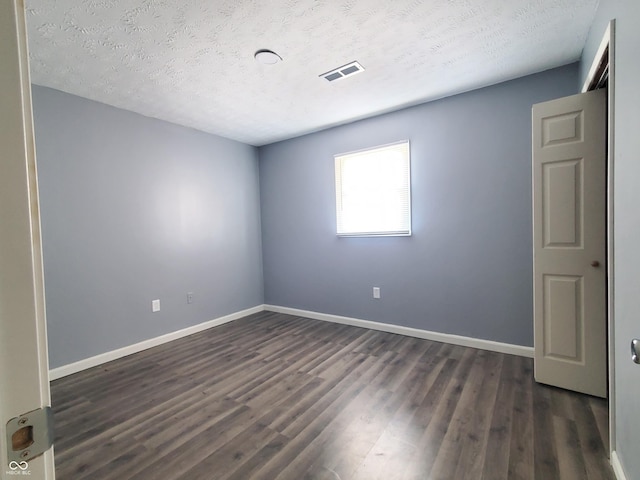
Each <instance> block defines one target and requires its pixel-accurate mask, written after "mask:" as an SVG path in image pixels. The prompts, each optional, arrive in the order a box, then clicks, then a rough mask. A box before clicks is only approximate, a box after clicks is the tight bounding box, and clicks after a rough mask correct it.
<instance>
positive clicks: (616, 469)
mask: <svg viewBox="0 0 640 480" xmlns="http://www.w3.org/2000/svg"><path fill="white" fill-rule="evenodd" d="M611 467H612V468H613V473H615V474H616V478H617V479H618V480H627V477H626V475H625V474H624V470H623V469H622V464H621V463H620V457H618V454H617V452H616V451H615V450H614V451H613V452H611Z"/></svg>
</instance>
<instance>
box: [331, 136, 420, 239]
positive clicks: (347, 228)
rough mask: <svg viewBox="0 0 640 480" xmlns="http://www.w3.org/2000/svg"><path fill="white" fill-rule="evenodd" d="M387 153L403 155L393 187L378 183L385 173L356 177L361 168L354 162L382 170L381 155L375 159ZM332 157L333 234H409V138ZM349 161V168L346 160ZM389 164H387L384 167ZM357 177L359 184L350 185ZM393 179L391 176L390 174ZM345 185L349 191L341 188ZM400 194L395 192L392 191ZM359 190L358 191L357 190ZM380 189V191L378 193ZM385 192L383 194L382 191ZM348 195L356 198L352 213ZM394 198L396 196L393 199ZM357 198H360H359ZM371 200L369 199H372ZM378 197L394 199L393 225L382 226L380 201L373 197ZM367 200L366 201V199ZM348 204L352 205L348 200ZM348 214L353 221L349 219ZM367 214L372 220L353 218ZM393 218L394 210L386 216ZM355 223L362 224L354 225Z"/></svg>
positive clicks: (342, 235) (386, 235) (360, 235)
mask: <svg viewBox="0 0 640 480" xmlns="http://www.w3.org/2000/svg"><path fill="white" fill-rule="evenodd" d="M385 152H386V153H390V154H393V155H398V154H400V155H402V157H401V160H402V161H403V165H402V170H403V171H402V172H400V174H399V176H397V177H395V178H396V182H397V183H396V186H395V187H393V186H389V185H383V186H382V187H381V186H380V181H381V179H383V178H385V177H384V176H377V177H376V176H370V177H367V176H362V177H355V176H354V172H355V171H357V169H358V168H362V163H361V164H360V167H358V163H357V162H367V161H371V162H372V163H373V162H376V163H375V164H377V166H378V167H379V168H382V169H384V168H385V165H384V160H381V159H380V158H378V159H376V156H379V155H380V154H384V153H385ZM334 160H335V188H336V234H337V235H338V236H339V237H389V236H395V237H397V236H403V237H406V236H411V148H410V144H409V140H403V141H399V142H394V143H389V144H385V145H379V146H376V147H371V148H366V149H362V150H356V151H353V152H348V153H340V154H337V155H334ZM349 162H350V163H351V168H349V165H348V163H349ZM388 166H389V165H388V164H387V167H388ZM356 178H362V182H364V183H363V184H362V185H357V186H356V187H353V185H354V184H353V182H354V181H356V180H355V179H356ZM390 178H393V175H392V176H391V177H390ZM347 185H351V188H350V189H349V191H347V192H345V191H344V190H345V189H347V188H349V187H348V186H347ZM372 190H375V192H376V193H375V196H372ZM394 190H395V191H396V192H398V191H399V193H398V194H394V193H393V191H394ZM358 191H360V193H358ZM378 192H379V193H378ZM385 192H386V193H385ZM348 197H351V201H352V202H353V199H354V198H355V199H356V200H355V201H356V204H357V203H359V204H360V205H359V206H358V207H353V209H352V211H351V213H350V212H349V210H350V209H349V208H348V204H349V203H351V202H349V201H348V200H345V199H346V198H348ZM394 197H395V198H394ZM358 198H360V199H359V200H358ZM372 198H373V200H372V201H371V199H372ZM381 198H388V199H394V200H396V201H397V207H396V208H397V209H399V210H400V212H399V213H400V214H401V218H400V219H399V220H398V221H397V222H393V223H394V225H387V226H386V227H383V225H382V224H383V223H384V213H383V211H382V210H381V207H385V205H384V204H383V205H381V204H380V202H377V203H376V200H379V199H381ZM367 199H369V200H367ZM345 204H346V205H345ZM367 204H370V205H371V208H367V207H366V206H364V207H363V205H367ZM351 205H354V204H353V203H351ZM350 215H351V217H352V220H351V221H350V220H349V216H350ZM363 215H364V216H365V217H369V218H370V219H371V222H369V223H367V222H366V221H364V220H363V221H362V222H357V221H356V220H353V218H354V216H357V217H359V218H362V216H363ZM378 215H383V218H382V219H380V218H375V217H377V216H378ZM392 217H393V213H389V215H387V218H388V219H391V218H392ZM378 220H379V224H378V225H377V226H376V225H373V223H375V222H377V221H378ZM357 223H361V224H360V225H357Z"/></svg>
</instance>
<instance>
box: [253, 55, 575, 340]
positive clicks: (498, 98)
mask: <svg viewBox="0 0 640 480" xmlns="http://www.w3.org/2000/svg"><path fill="white" fill-rule="evenodd" d="M577 83H578V65H577V64H573V65H570V66H566V67H562V68H559V69H555V70H551V71H547V72H543V73H540V74H537V75H532V76H529V77H525V78H521V79H518V80H513V81H510V82H506V83H503V84H500V85H496V86H493V87H488V88H484V89H481V90H476V91H473V92H469V93H465V94H462V95H457V96H454V97H450V98H447V99H444V100H440V101H436V102H431V103H428V104H424V105H420V106H417V107H413V108H409V109H405V110H402V111H398V112H395V113H390V114H387V115H383V116H379V117H375V118H371V119H367V120H363V121H359V122H356V123H352V124H349V125H346V126H342V127H337V128H333V129H330V130H326V131H323V132H319V133H315V134H311V135H307V136H304V137H300V138H297V139H293V140H289V141H285V142H280V143H276V144H273V145H269V146H265V147H261V148H260V188H261V205H262V226H263V228H262V235H263V238H262V243H263V259H264V267H263V268H264V279H265V301H266V303H268V304H274V305H280V306H286V307H294V308H301V309H306V310H312V311H317V312H322V313H330V314H337V315H344V316H350V317H356V318H362V319H368V320H374V321H379V322H385V323H391V324H396V325H403V326H408V327H415V328H420V329H426V330H432V331H437V332H445V333H453V334H459V335H465V336H470V337H476V338H482V339H490V340H495V341H500V342H508V343H513V344H519V345H532V344H533V325H532V323H533V320H532V308H533V306H532V275H533V274H532V260H531V251H532V243H531V235H532V233H531V105H532V104H533V103H536V102H541V101H544V100H549V99H553V98H556V97H562V96H565V95H570V94H573V93H576V91H577V90H576V85H577ZM403 139H409V140H410V141H411V158H412V165H411V168H412V172H411V173H412V204H413V215H412V218H413V236H411V237H389V238H338V237H336V235H335V193H334V161H333V155H334V154H336V153H341V152H348V151H352V150H357V149H361V148H366V147H372V146H375V145H380V144H384V143H389V142H394V141H397V140H403ZM373 286H379V287H381V293H382V298H381V299H380V300H374V299H373V298H372V287H373Z"/></svg>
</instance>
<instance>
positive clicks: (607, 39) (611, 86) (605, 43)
mask: <svg viewBox="0 0 640 480" xmlns="http://www.w3.org/2000/svg"><path fill="white" fill-rule="evenodd" d="M615 27H616V21H615V20H611V21H610V22H609V24H608V25H607V29H606V30H605V32H604V35H603V37H602V41H601V42H600V46H599V47H598V50H597V52H596V54H595V57H594V58H593V61H592V62H591V68H590V69H589V73H588V74H587V78H586V79H585V82H584V84H583V85H582V92H583V93H584V92H586V91H588V90H589V86H590V85H591V83H592V81H593V80H594V77H595V75H596V73H597V71H598V66H599V65H600V63H601V62H602V60H603V58H604V55H605V52H606V51H607V49H608V57H609V81H608V85H607V89H608V98H607V329H608V364H609V455H610V457H611V456H613V452H615V450H616V443H615V442H616V440H615V439H616V436H615V429H616V402H615V398H616V389H615V355H614V349H615V342H614V332H615V329H614V328H613V326H614V323H615V315H614V304H613V297H614V285H613V282H614V277H613V268H614V264H613V258H614V244H613V224H614V218H613V185H614V182H613V170H614V161H613V160H614V134H615V128H614V105H615V102H614V98H615V74H616V72H615V70H616V69H615Z"/></svg>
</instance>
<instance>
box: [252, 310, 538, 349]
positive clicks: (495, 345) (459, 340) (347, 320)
mask: <svg viewBox="0 0 640 480" xmlns="http://www.w3.org/2000/svg"><path fill="white" fill-rule="evenodd" d="M264 309H265V310H268V311H270V312H276V313H286V314H289V315H296V316H299V317H307V318H313V319H315V320H324V321H326V322H333V323H341V324H344V325H352V326H354V327H362V328H369V329H371V330H380V331H383V332H389V333H397V334H399V335H406V336H409V337H417V338H424V339H426V340H433V341H435V342H443V343H452V344H454V345H462V346H463V347H472V348H479V349H481V350H490V351H492V352H500V353H508V354H510V355H519V356H521V357H528V358H533V347H525V346H523V345H513V344H511V343H502V342H494V341H492V340H482V339H480V338H472V337H464V336H461V335H452V334H449V333H439V332H432V331H429V330H421V329H419V328H411V327H402V326H398V325H391V324H388V323H381V322H373V321H371V320H362V319H359V318H351V317H341V316H339V315H330V314H327V313H318V312H311V311H308V310H299V309H297V308H289V307H280V306H277V305H265V306H264Z"/></svg>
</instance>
